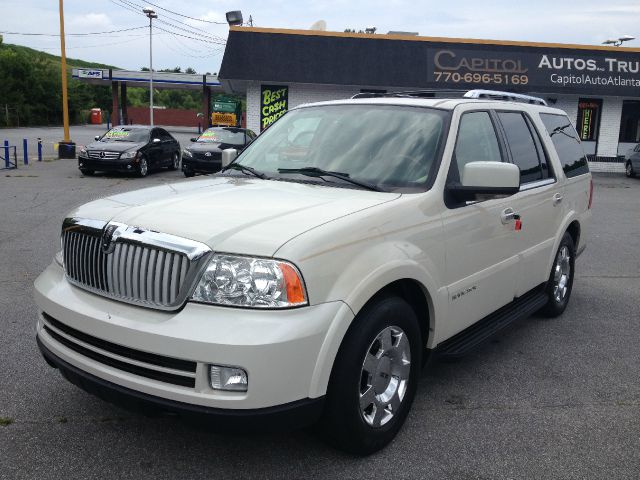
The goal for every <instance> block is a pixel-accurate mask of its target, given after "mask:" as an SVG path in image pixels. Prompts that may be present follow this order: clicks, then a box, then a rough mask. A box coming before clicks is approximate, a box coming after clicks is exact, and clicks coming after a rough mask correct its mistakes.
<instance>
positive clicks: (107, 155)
mask: <svg viewBox="0 0 640 480" xmlns="http://www.w3.org/2000/svg"><path fill="white" fill-rule="evenodd" d="M120 153H121V152H107V151H103V150H89V151H87V155H88V156H89V158H97V159H101V160H116V159H118V158H120Z"/></svg>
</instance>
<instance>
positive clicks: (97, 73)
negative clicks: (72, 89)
mask: <svg viewBox="0 0 640 480" xmlns="http://www.w3.org/2000/svg"><path fill="white" fill-rule="evenodd" d="M78 78H100V79H101V78H102V70H87V69H84V68H80V69H78Z"/></svg>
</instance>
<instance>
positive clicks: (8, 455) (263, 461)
mask: <svg viewBox="0 0 640 480" xmlns="http://www.w3.org/2000/svg"><path fill="white" fill-rule="evenodd" d="M594 180H595V186H596V187H595V200H594V218H593V222H592V228H591V232H590V237H589V245H588V248H587V250H586V251H585V253H584V254H583V255H582V256H581V257H580V259H579V260H578V263H577V267H576V268H577V278H576V280H575V285H574V290H573V296H572V299H571V303H570V305H569V307H568V309H567V311H566V312H565V314H564V315H563V316H562V317H560V318H558V319H554V320H547V319H542V318H537V317H532V318H530V319H528V320H526V321H524V322H521V323H519V324H518V325H516V326H514V327H513V328H511V329H510V330H508V331H507V332H504V333H502V334H501V335H499V336H498V337H496V338H495V339H494V340H493V341H492V342H490V343H488V344H487V345H485V346H484V347H483V348H481V349H480V350H478V351H477V352H475V353H474V354H472V355H470V356H468V357H465V358H464V359H462V360H460V361H457V362H455V363H435V364H432V365H431V366H430V368H429V369H428V370H427V371H425V373H424V374H423V375H422V378H421V384H420V388H419V391H418V395H417V398H416V401H415V403H414V406H413V410H412V412H411V414H410V415H409V418H408V420H407V423H406V424H405V426H404V429H403V430H402V431H401V433H400V434H399V436H398V437H397V439H396V440H395V441H394V442H393V443H392V444H391V445H390V446H389V447H388V448H386V449H385V450H383V451H381V452H379V453H378V454H375V455H373V456H371V457H368V458H356V457H352V456H349V455H345V454H342V453H339V452H336V451H334V450H332V449H331V448H329V447H327V446H325V445H324V444H323V443H322V442H321V441H319V440H318V439H316V438H315V437H314V436H313V435H312V434H310V433H308V432H306V431H296V432H292V433H279V434H269V435H219V434H215V433H211V432H209V431H205V430H201V429H195V428H193V427H191V426H188V425H185V424H184V423H182V422H181V421H180V420H179V419H176V418H146V417H143V416H138V415H134V414H130V413H128V412H126V411H124V410H120V409H118V408H116V407H114V406H111V405H110V404H108V403H105V402H103V401H102V400H99V399H97V398H94V397H92V396H90V395H88V394H86V393H84V392H83V391H81V390H79V389H78V388H76V387H75V386H73V385H71V384H70V383H68V382H67V381H66V380H64V379H63V378H62V377H61V376H60V375H59V373H58V372H57V371H55V370H52V369H51V368H49V367H48V366H47V364H46V363H45V362H44V360H43V359H42V358H41V356H40V354H39V352H38V349H37V347H36V343H35V339H34V335H35V326H34V325H35V318H36V307H35V305H34V303H33V301H32V284H33V281H34V279H35V278H36V276H37V275H38V274H39V273H40V272H41V271H42V270H43V269H44V268H45V266H46V265H47V264H48V263H49V262H50V261H51V258H52V256H53V255H54V253H55V252H56V250H57V249H59V231H60V223H61V220H62V218H63V217H64V215H65V213H66V212H67V211H68V210H70V209H71V208H72V207H74V206H76V205H78V204H81V203H84V202H87V201H89V200H92V199H95V198H97V197H102V196H106V195H110V194H114V193H119V192H123V191H127V190H132V189H135V188H138V187H143V186H149V185H157V184H161V183H165V182H172V181H188V180H184V178H183V177H182V174H181V173H180V172H167V171H163V172H161V173H154V174H152V175H150V176H149V177H147V178H145V179H138V178H134V177H126V176H105V175H97V176H95V177H86V178H85V177H82V176H81V175H80V174H79V172H78V170H77V168H76V163H75V161H73V160H60V161H54V162H47V163H41V164H35V165H31V166H29V167H28V168H21V169H19V170H17V171H16V170H12V171H2V172H1V173H0V307H1V308H2V315H1V316H0V330H1V332H2V334H1V335H0V375H1V376H0V379H1V385H2V387H1V388H0V478H3V479H4V478H7V479H22V478H39V479H45V478H51V479H58V478H64V479H71V478H154V479H162V478H175V479H178V478H179V479H192V478H193V479H196V478H198V479H199V478H210V479H223V478H234V479H236V478H288V479H292V478H332V479H333V478H349V479H356V478H362V479H370V478H393V479H396V478H398V479H400V478H434V479H444V478H451V479H493V478H500V479H502V478H505V479H506V478H510V479H511V478H513V479H516V478H517V479H520V478H532V479H533V478H535V479H541V478H549V479H574V478H575V479H584V478H611V479H614V478H615V479H622V478H629V479H631V478H639V477H640V346H639V340H640V306H639V299H640V179H627V178H625V177H624V176H621V175H604V174H601V175H596V176H595V177H594Z"/></svg>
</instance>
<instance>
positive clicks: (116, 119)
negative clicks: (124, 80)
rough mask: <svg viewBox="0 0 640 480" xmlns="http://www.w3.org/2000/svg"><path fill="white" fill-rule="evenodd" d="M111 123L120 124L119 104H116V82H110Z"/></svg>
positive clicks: (113, 124)
mask: <svg viewBox="0 0 640 480" xmlns="http://www.w3.org/2000/svg"><path fill="white" fill-rule="evenodd" d="M111 101H112V104H113V105H112V107H111V125H112V126H114V127H115V126H117V125H120V105H119V104H118V82H111Z"/></svg>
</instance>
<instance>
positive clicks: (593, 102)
mask: <svg viewBox="0 0 640 480" xmlns="http://www.w3.org/2000/svg"><path fill="white" fill-rule="evenodd" d="M601 111H602V100H600V99H594V98H581V99H579V100H578V124H577V130H578V135H579V136H580V140H582V141H583V142H595V141H596V140H598V130H599V129H600V112H601Z"/></svg>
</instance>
